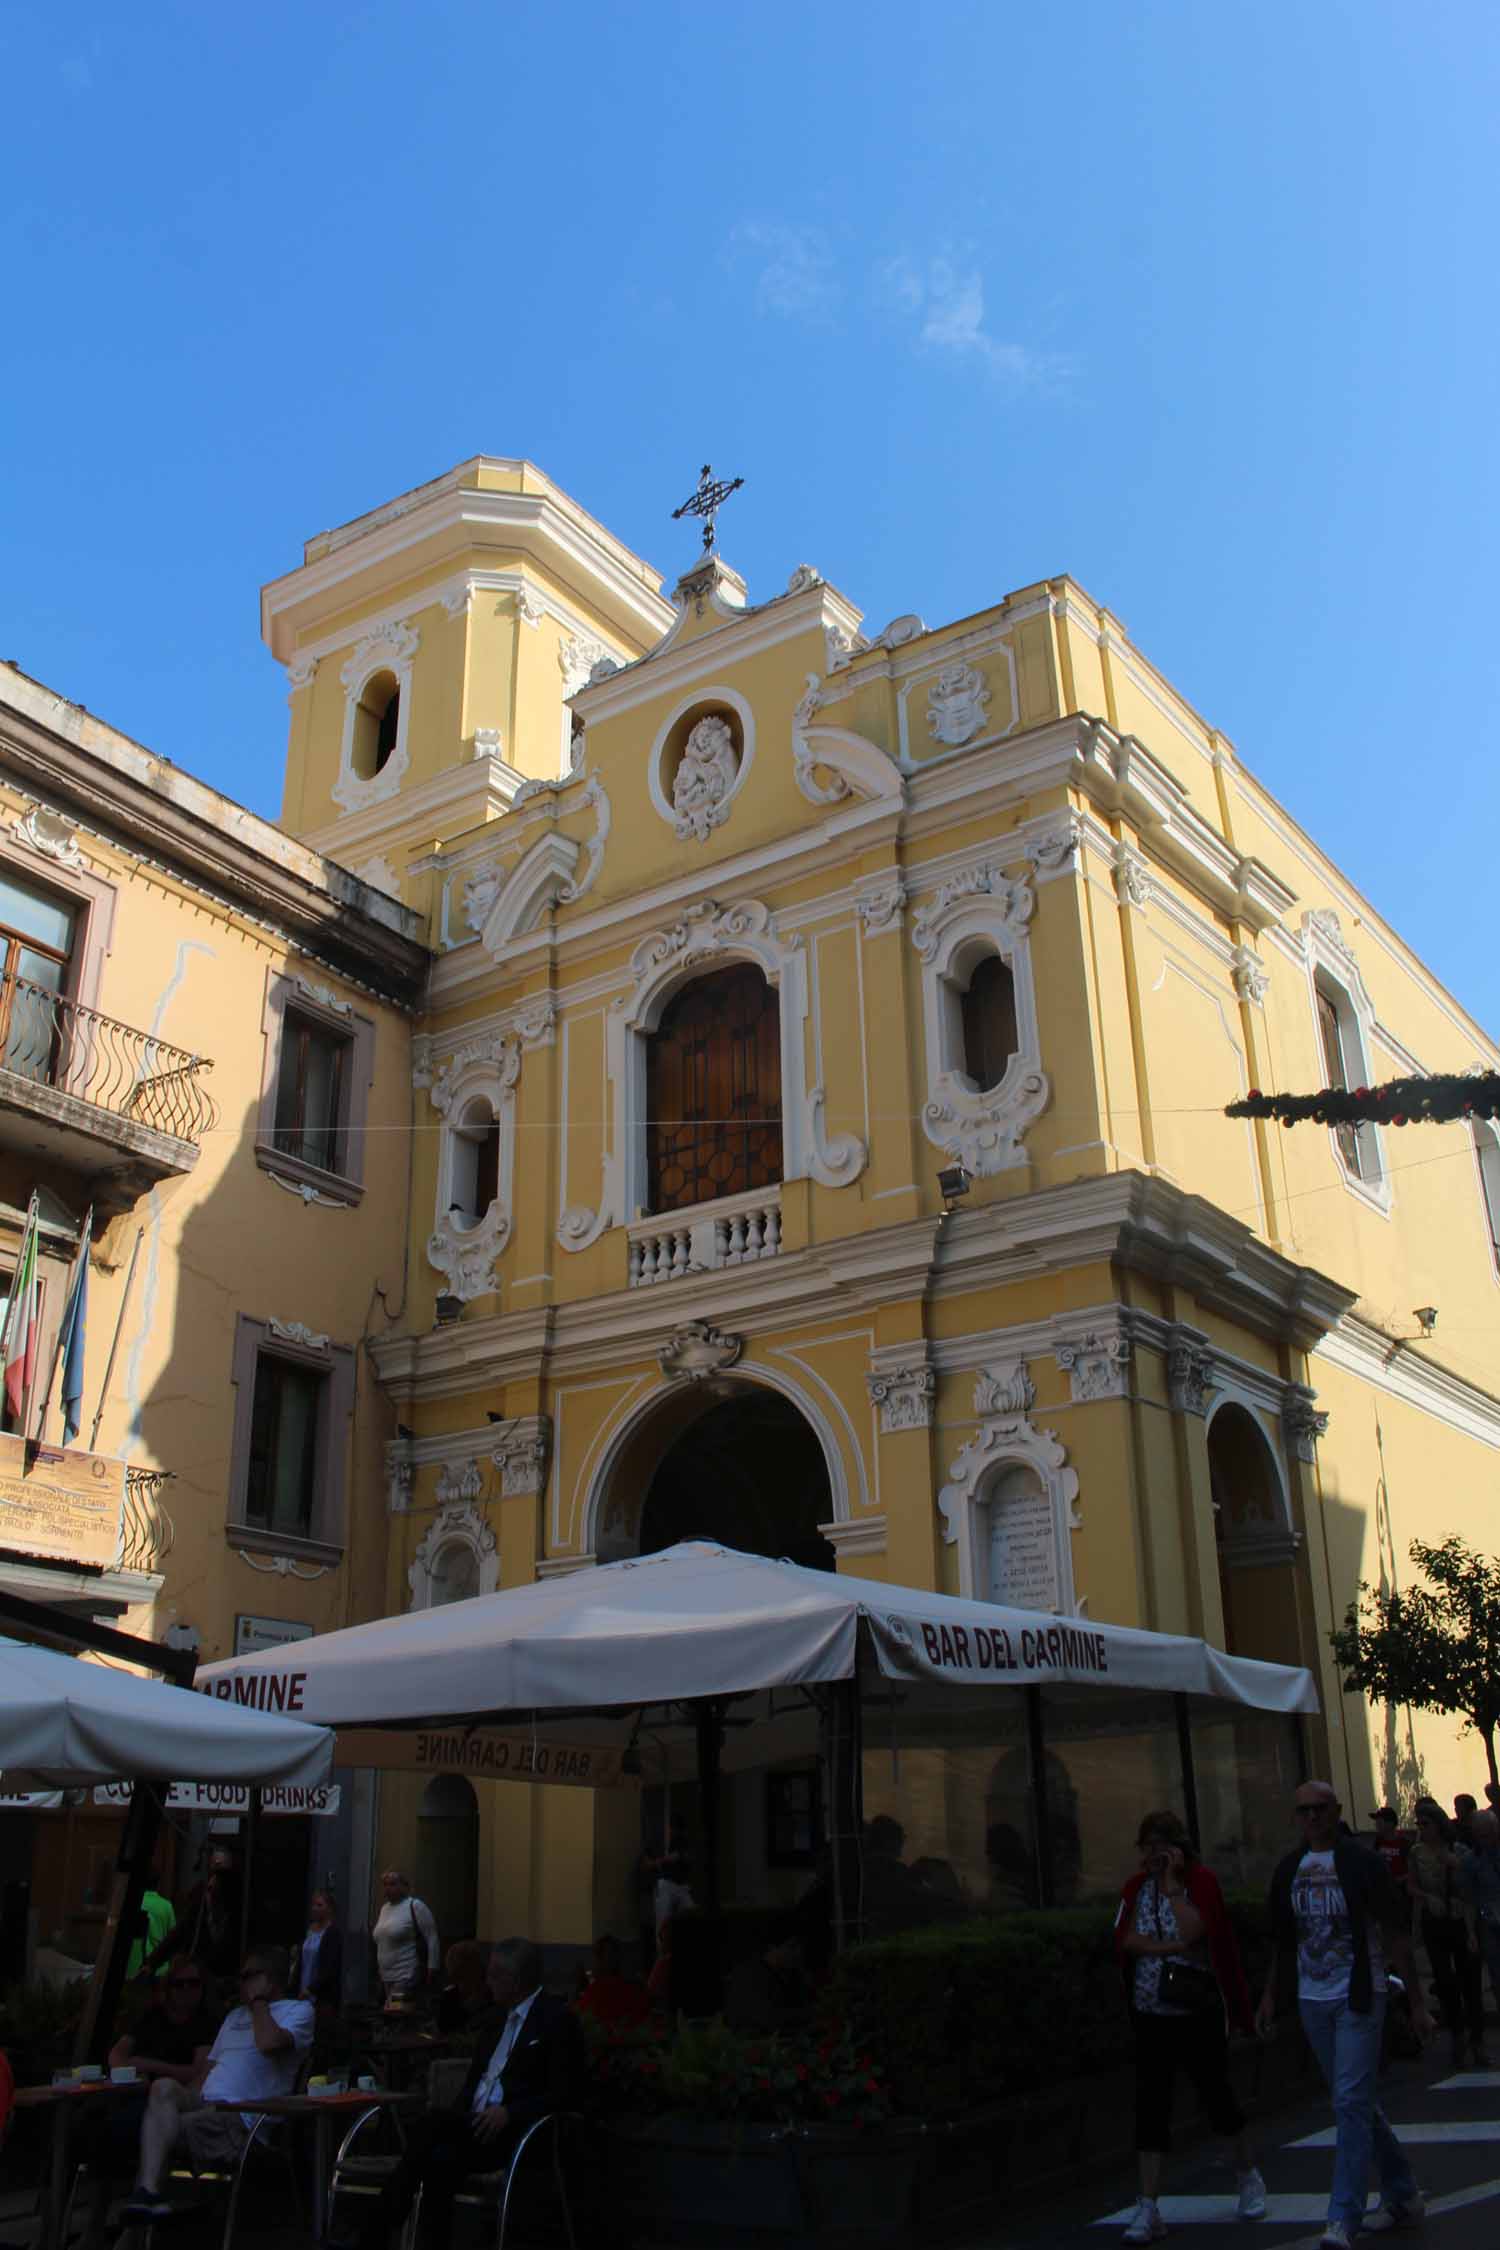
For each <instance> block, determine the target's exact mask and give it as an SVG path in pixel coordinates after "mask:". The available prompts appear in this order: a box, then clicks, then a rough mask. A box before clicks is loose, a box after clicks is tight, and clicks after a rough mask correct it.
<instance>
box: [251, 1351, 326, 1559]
mask: <svg viewBox="0 0 1500 2250" xmlns="http://www.w3.org/2000/svg"><path fill="white" fill-rule="evenodd" d="M327 1385H328V1377H327V1376H326V1375H320V1374H319V1373H318V1372H317V1370H316V1369H315V1368H311V1367H296V1366H293V1365H292V1363H291V1362H290V1361H288V1360H284V1359H275V1358H272V1357H271V1356H269V1355H268V1354H262V1356H261V1357H260V1359H259V1360H258V1361H257V1362H256V1368H255V1399H254V1403H253V1405H252V1407H251V1412H250V1466H249V1475H248V1477H247V1479H246V1484H245V1521H246V1523H247V1524H249V1525H251V1526H252V1528H253V1529H255V1530H257V1531H275V1532H282V1533H284V1534H285V1535H286V1536H288V1537H289V1538H292V1539H308V1538H310V1537H311V1536H312V1526H313V1504H314V1500H315V1497H316V1479H317V1465H318V1418H319V1415H320V1413H321V1411H322V1405H323V1394H324V1392H325V1390H326V1389H327Z"/></svg>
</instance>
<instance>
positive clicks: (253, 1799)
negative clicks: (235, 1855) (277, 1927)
mask: <svg viewBox="0 0 1500 2250" xmlns="http://www.w3.org/2000/svg"><path fill="white" fill-rule="evenodd" d="M259 1842H260V1791H259V1789H252V1790H251V1792H250V1810H249V1813H248V1814H247V1815H246V1819H245V1863H244V1866H243V1868H242V1869H241V1871H240V1885H241V1888H240V1959H241V1960H242V1961H243V1960H244V1958H245V1955H246V1954H247V1953H248V1952H249V1950H250V1876H251V1871H252V1869H253V1868H254V1866H255V1847H256V1845H257V1844H258V1843H259Z"/></svg>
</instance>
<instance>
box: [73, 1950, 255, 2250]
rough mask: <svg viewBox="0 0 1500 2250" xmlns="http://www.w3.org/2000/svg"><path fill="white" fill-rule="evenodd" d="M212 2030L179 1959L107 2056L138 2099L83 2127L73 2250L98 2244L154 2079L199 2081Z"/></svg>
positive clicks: (196, 1983)
mask: <svg viewBox="0 0 1500 2250" xmlns="http://www.w3.org/2000/svg"><path fill="white" fill-rule="evenodd" d="M219 2022H220V2015H219V2010H218V2009H217V2008H210V2007H209V2005H208V1995H207V1992H206V1991H205V1988H204V1978H203V1971H202V1970H201V1969H200V1968H199V1966H198V1964H197V1962H196V1961H194V1960H193V1959H192V1957H191V1956H190V1955H188V1954H185V1953H184V1954H179V1955H178V1956H177V1957H176V1959H175V1960H173V1961H172V1962H171V1963H170V1965H169V1966H168V1967H167V1969H166V1972H165V1974H164V1975H163V1977H162V1980H161V1982H160V1983H159V1984H158V1985H157V1987H156V1990H155V1994H154V1996H153V1999H152V2002H151V2005H150V2007H148V2008H147V2009H146V2011H145V2013H144V2014H143V2015H142V2016H140V2017H139V2018H138V2019H137V2021H136V2023H135V2025H134V2026H133V2028H132V2029H131V2030H129V2031H126V2032H123V2033H122V2034H121V2036H120V2037H119V2038H118V2039H117V2040H116V2041H115V2043H114V2045H113V2046H112V2047H111V2048H110V2050H109V2066H110V2069H111V2070H123V2069H124V2068H125V2067H126V2066H127V2065H128V2066H129V2067H130V2068H131V2069H132V2070H134V2071H135V2073H136V2076H137V2077H138V2078H139V2079H140V2081H141V2090H140V2098H139V2100H138V2101H123V2100H122V2101H116V2102H111V2103H110V2105H109V2107H108V2109H107V2110H106V2111H105V2112H104V2113H103V2114H102V2115H100V2116H97V2117H94V2116H91V2117H89V2118H87V2119H86V2120H85V2126H86V2129H87V2133H88V2137H87V2139H86V2141H85V2143H84V2147H83V2150H82V2155H83V2159H84V2166H85V2180H84V2188H85V2203H84V2232H83V2238H82V2241H81V2242H80V2244H79V2246H78V2250H96V2246H97V2245H99V2244H101V2243H102V2242H103V2240H104V2232H105V2228H104V2220H105V2213H106V2209H107V2207H108V2202H109V2189H110V2183H111V2182H112V2181H113V2180H116V2179H119V2178H126V2179H128V2178H129V2176H130V2173H131V2170H132V2168H133V2167H134V2164H135V2158H136V2149H137V2147H138V2146H139V2143H140V2136H141V2126H142V2124H143V2123H144V2121H145V2115H146V2098H147V2094H148V2092H149V2090H150V2087H151V2086H152V2084H153V2083H154V2082H155V2080H157V2079H158V2078H171V2079H175V2080H176V2082H177V2084H178V2085H179V2086H191V2085H192V2084H193V2083H194V2082H195V2080H197V2079H198V2078H201V2077H202V2076H203V2074H204V2072H205V2071H206V2070H207V2068H208V2055H209V2049H210V2048H211V2047H212V2046H213V2043H214V2040H215V2038H216V2036H217V2034H218V2029H219Z"/></svg>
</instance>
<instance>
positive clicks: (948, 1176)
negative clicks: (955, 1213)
mask: <svg viewBox="0 0 1500 2250" xmlns="http://www.w3.org/2000/svg"><path fill="white" fill-rule="evenodd" d="M937 1183H938V1193H939V1195H940V1196H941V1197H942V1199H943V1209H944V1210H945V1211H951V1210H952V1209H953V1206H954V1204H955V1203H961V1202H962V1201H963V1199H964V1197H965V1196H966V1195H967V1194H968V1192H969V1190H970V1188H971V1187H972V1186H973V1185H974V1175H973V1173H972V1172H971V1171H970V1170H969V1168H968V1166H967V1165H966V1164H945V1165H944V1166H943V1169H942V1171H941V1172H939V1174H938V1176H937Z"/></svg>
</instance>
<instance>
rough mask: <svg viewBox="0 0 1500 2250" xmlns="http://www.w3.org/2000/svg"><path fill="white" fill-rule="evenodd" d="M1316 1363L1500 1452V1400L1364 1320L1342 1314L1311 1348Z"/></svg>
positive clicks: (1348, 1314)
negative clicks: (1339, 1372) (1322, 1362)
mask: <svg viewBox="0 0 1500 2250" xmlns="http://www.w3.org/2000/svg"><path fill="white" fill-rule="evenodd" d="M1315 1354H1316V1357H1318V1358H1319V1359H1326V1360H1327V1361H1328V1363H1329V1365H1330V1366H1331V1367H1337V1368H1338V1369H1340V1371H1341V1372H1342V1373H1343V1374H1346V1375H1354V1376H1357V1377H1358V1379H1359V1380H1360V1382H1362V1383H1368V1384H1369V1385H1370V1386H1371V1388H1372V1389H1374V1390H1377V1391H1383V1392H1384V1393H1385V1395H1386V1397H1387V1398H1394V1399H1399V1400H1400V1401H1401V1402H1402V1404H1403V1405H1406V1406H1414V1407H1416V1408H1417V1409H1418V1410H1419V1412H1421V1413H1423V1414H1430V1415H1432V1416H1433V1418H1434V1419H1435V1420H1436V1421H1439V1422H1445V1423H1446V1424H1447V1425H1448V1427H1449V1428H1450V1429H1453V1430H1459V1431H1461V1432H1462V1433H1463V1435H1464V1436H1465V1437H1471V1438H1477V1439H1478V1441H1479V1443H1480V1444H1481V1445H1487V1446H1490V1447H1492V1448H1500V1398H1497V1397H1495V1396H1494V1395H1493V1394H1492V1393H1491V1392H1489V1391H1484V1390H1481V1389H1480V1387H1479V1385H1478V1384H1477V1383H1470V1382H1468V1381H1467V1380H1466V1379H1465V1378H1464V1377H1463V1376H1462V1375H1455V1374H1454V1373H1453V1372H1452V1370H1451V1369H1450V1368H1447V1367H1439V1366H1438V1365H1437V1364H1436V1363H1435V1362H1434V1361H1433V1360H1430V1359H1428V1358H1426V1357H1425V1356H1423V1355H1421V1354H1419V1353H1417V1352H1415V1351H1413V1349H1412V1348H1411V1346H1410V1344H1409V1343H1406V1342H1404V1341H1398V1340H1397V1339H1395V1338H1393V1337H1390V1336H1387V1335H1386V1334H1384V1332H1383V1331H1382V1330H1380V1329H1378V1328H1372V1327H1371V1326H1370V1325H1369V1323H1368V1322H1367V1321H1363V1320H1359V1319H1357V1318H1356V1317H1355V1316H1354V1315H1352V1314H1350V1313H1345V1315H1344V1317H1343V1318H1342V1319H1341V1320H1340V1321H1339V1322H1338V1324H1337V1325H1336V1326H1335V1327H1334V1328H1332V1329H1330V1330H1329V1332H1328V1334H1327V1335H1326V1336H1323V1337H1322V1338H1320V1340H1319V1342H1318V1343H1317V1345H1316V1346H1315Z"/></svg>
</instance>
